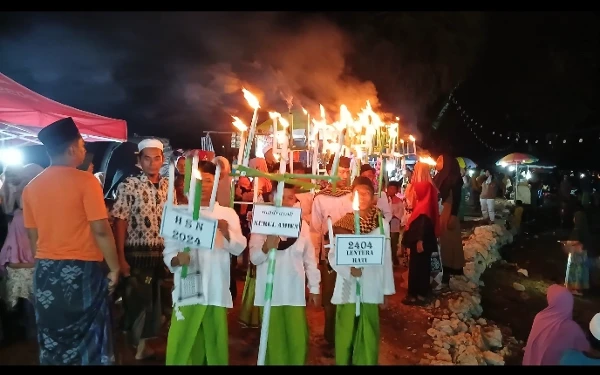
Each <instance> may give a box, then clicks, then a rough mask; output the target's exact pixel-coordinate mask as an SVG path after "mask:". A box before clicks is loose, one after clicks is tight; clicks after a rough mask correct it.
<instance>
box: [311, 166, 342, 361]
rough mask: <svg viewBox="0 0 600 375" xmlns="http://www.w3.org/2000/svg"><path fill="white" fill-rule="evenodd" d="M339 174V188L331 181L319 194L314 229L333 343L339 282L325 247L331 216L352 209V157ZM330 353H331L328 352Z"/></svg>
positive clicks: (328, 336)
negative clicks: (332, 299)
mask: <svg viewBox="0 0 600 375" xmlns="http://www.w3.org/2000/svg"><path fill="white" fill-rule="evenodd" d="M334 158H335V155H331V158H330V159H329V164H328V165H327V168H326V169H327V173H328V174H331V173H332V167H333V160H334ZM337 175H338V177H339V178H340V179H339V180H338V181H337V183H336V189H335V191H334V190H333V186H331V185H329V186H327V187H326V188H325V189H323V190H321V191H319V192H318V193H317V194H316V195H315V199H314V201H313V206H312V214H311V223H310V230H311V236H312V239H313V244H314V246H315V251H316V253H317V254H316V255H317V258H318V262H319V269H320V270H321V286H322V289H323V291H322V293H321V297H322V302H323V309H324V313H325V324H324V329H323V336H324V337H325V341H327V343H328V344H329V345H330V346H333V344H334V342H335V305H332V304H331V296H332V295H333V288H334V286H335V277H336V276H335V271H334V270H333V268H331V266H330V265H329V260H328V257H327V252H328V251H329V250H328V249H326V248H325V247H324V245H325V243H326V241H325V235H326V234H327V218H328V217H331V220H332V222H334V223H335V222H336V221H337V220H338V219H339V218H341V217H342V216H344V215H345V214H346V213H348V212H352V198H351V196H350V187H349V186H348V179H349V178H350V158H347V157H345V156H341V157H340V160H339V165H338V170H337ZM327 354H329V353H327Z"/></svg>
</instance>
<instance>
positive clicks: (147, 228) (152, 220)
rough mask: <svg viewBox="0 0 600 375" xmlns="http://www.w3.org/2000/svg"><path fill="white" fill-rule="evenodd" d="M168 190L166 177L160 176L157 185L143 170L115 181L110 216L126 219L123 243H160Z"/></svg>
mask: <svg viewBox="0 0 600 375" xmlns="http://www.w3.org/2000/svg"><path fill="white" fill-rule="evenodd" d="M168 190H169V180H168V179H167V178H161V179H160V180H159V182H158V188H157V187H156V186H155V185H154V184H153V183H152V182H151V181H150V180H149V179H148V176H146V175H145V174H143V175H140V176H137V177H128V178H126V179H125V181H123V182H122V183H121V184H120V185H119V187H118V188H117V200H116V201H115V204H114V205H113V208H112V216H113V217H114V218H115V219H121V220H125V221H127V238H126V239H125V246H126V247H137V246H149V247H164V240H163V238H162V237H161V236H160V223H161V220H162V213H163V207H164V205H165V202H166V201H167V194H168Z"/></svg>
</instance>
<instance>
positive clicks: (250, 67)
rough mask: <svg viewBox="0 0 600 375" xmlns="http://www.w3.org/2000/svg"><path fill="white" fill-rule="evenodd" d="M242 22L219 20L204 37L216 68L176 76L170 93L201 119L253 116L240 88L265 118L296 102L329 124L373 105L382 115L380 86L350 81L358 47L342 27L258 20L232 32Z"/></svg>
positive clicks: (187, 69) (193, 67)
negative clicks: (344, 112)
mask: <svg viewBox="0 0 600 375" xmlns="http://www.w3.org/2000/svg"><path fill="white" fill-rule="evenodd" d="M236 17H239V15H235V14H234V15H227V14H219V18H220V22H213V25H216V26H217V27H216V28H213V29H212V30H211V32H210V33H204V34H201V35H200V36H199V37H200V38H201V41H202V44H203V45H204V46H205V47H206V50H207V53H208V54H209V55H210V56H211V57H212V58H213V59H214V60H215V62H214V63H212V64H210V65H204V66H202V65H197V64H187V65H184V66H181V67H180V69H178V71H177V73H176V74H177V80H176V81H177V83H176V85H175V86H174V87H172V90H173V91H172V92H174V93H180V94H181V95H182V98H183V100H185V102H186V103H187V104H188V105H190V106H192V107H194V108H197V110H198V112H199V114H200V115H202V116H213V115H215V112H218V111H222V112H225V113H229V114H238V112H241V113H244V112H247V105H245V102H244V100H243V98H242V94H241V88H242V87H245V88H247V89H248V90H250V91H251V92H252V93H253V94H255V95H256V96H257V97H258V98H259V100H260V102H261V107H262V108H264V109H265V110H275V111H279V112H284V111H287V108H288V106H289V103H290V102H291V103H292V104H293V106H294V108H300V107H303V108H306V109H307V110H308V111H309V112H310V113H312V114H313V115H317V114H318V113H319V104H322V105H323V106H324V107H325V109H326V111H327V112H328V117H329V119H330V120H331V119H332V118H337V116H338V114H339V108H340V105H341V104H345V105H346V106H348V108H349V109H350V111H351V112H353V113H356V112H358V111H360V110H361V108H363V107H365V104H366V101H367V100H369V101H370V103H371V105H372V106H373V108H378V107H379V100H378V97H377V90H376V88H375V85H374V84H373V83H372V82H370V81H363V80H360V79H358V78H357V77H355V76H353V75H352V71H351V70H350V68H349V66H348V65H347V63H346V56H348V54H350V53H352V52H353V51H352V48H351V46H352V43H351V41H350V39H349V38H348V36H347V35H346V34H345V33H344V32H343V31H342V30H341V29H340V28H339V27H337V26H336V25H334V24H332V23H331V22H329V21H327V20H325V19H323V18H316V19H312V20H310V21H304V22H301V23H296V24H293V25H289V24H287V25H284V26H282V25H281V21H282V19H283V18H284V17H283V16H282V15H281V14H277V13H269V14H267V15H265V14H260V13H259V14H256V13H254V14H250V17H249V15H248V14H245V15H244V16H243V17H244V18H245V20H244V21H243V27H242V26H240V25H238V26H237V27H236V26H234V27H231V26H229V25H235V22H233V19H232V18H236ZM248 18H249V19H248ZM223 25H227V26H226V27H224V26H223Z"/></svg>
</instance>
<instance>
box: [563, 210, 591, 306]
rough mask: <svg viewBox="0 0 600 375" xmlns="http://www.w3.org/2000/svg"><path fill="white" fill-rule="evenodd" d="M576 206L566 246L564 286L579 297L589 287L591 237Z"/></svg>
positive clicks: (585, 218)
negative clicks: (567, 256)
mask: <svg viewBox="0 0 600 375" xmlns="http://www.w3.org/2000/svg"><path fill="white" fill-rule="evenodd" d="M578 206H579V207H578V209H577V212H575V216H574V217H573V223H574V224H575V226H574V228H573V231H572V232H571V235H570V237H569V240H570V241H569V244H568V245H567V246H566V248H567V249H568V250H569V258H568V261H567V272H566V277H565V286H566V287H567V289H569V290H570V291H571V292H572V293H573V294H575V295H581V294H582V292H583V291H584V290H587V289H589V287H590V267H589V264H588V249H589V247H590V245H591V244H590V240H591V235H590V232H589V228H588V223H587V217H586V215H585V212H584V211H583V206H582V205H581V204H579V205H578Z"/></svg>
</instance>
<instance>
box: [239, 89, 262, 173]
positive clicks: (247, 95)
mask: <svg viewBox="0 0 600 375" xmlns="http://www.w3.org/2000/svg"><path fill="white" fill-rule="evenodd" d="M242 92H243V93H244V99H246V101H247V102H248V105H249V106H250V107H251V108H253V109H254V114H253V115H252V122H251V123H250V130H249V131H248V141H247V142H246V145H245V146H246V147H245V149H244V159H243V161H242V165H244V166H245V167H247V166H248V162H249V161H250V149H251V148H252V141H253V139H254V134H255V133H256V121H258V109H259V108H260V104H259V103H258V99H257V98H256V96H254V94H252V93H251V92H250V91H248V90H246V89H245V88H242Z"/></svg>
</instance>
